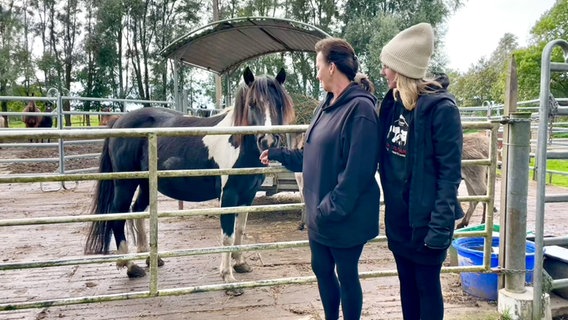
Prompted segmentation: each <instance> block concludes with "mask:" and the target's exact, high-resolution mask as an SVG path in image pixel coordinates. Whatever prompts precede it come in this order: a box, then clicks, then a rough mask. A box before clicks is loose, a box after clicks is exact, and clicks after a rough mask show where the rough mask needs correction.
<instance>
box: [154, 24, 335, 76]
mask: <svg viewBox="0 0 568 320" xmlns="http://www.w3.org/2000/svg"><path fill="white" fill-rule="evenodd" d="M326 37H329V35H328V34H327V33H325V32H324V31H322V30H321V29H318V28H316V27H314V26H312V25H309V24H305V23H302V22H297V21H293V20H288V19H278V18H268V17H245V18H235V19H230V20H220V21H216V22H213V23H210V24H208V25H206V26H204V27H201V28H199V29H196V30H194V31H191V32H189V33H188V34H186V35H184V36H182V37H180V38H178V39H176V40H175V41H174V42H173V43H172V44H170V45H169V46H167V47H166V48H164V49H163V50H162V51H161V52H160V54H161V55H162V56H164V57H166V58H168V59H173V60H176V61H180V62H181V63H182V64H185V65H190V66H194V67H199V68H203V69H205V70H208V71H211V72H214V73H217V74H220V75H221V74H225V73H227V72H231V71H233V70H234V69H235V68H237V67H238V66H239V65H240V64H241V63H243V62H245V61H247V60H251V59H254V58H257V57H260V56H262V55H265V54H269V53H276V52H298V51H299V52H314V45H315V43H316V42H317V41H318V40H320V39H323V38H326Z"/></svg>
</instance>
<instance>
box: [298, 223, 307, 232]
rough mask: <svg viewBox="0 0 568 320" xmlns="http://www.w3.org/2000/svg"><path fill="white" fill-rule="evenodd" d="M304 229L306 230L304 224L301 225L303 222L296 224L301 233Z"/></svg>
mask: <svg viewBox="0 0 568 320" xmlns="http://www.w3.org/2000/svg"><path fill="white" fill-rule="evenodd" d="M304 229H306V224H305V223H303V222H300V223H298V230H300V231H301V230H304Z"/></svg>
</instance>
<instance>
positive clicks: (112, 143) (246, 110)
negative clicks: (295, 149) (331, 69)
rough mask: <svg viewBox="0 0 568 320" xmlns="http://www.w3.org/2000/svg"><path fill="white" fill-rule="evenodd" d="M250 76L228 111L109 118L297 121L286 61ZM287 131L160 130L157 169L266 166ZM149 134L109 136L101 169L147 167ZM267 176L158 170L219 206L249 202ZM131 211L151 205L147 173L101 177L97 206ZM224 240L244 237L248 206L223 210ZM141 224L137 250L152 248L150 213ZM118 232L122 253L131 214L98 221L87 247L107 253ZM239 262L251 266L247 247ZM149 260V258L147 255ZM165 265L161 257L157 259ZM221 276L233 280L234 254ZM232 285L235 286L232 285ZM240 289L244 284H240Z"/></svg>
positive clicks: (239, 266)
mask: <svg viewBox="0 0 568 320" xmlns="http://www.w3.org/2000/svg"><path fill="white" fill-rule="evenodd" d="M243 78H244V83H245V84H243V85H241V86H240V87H239V90H238V92H237V94H236V96H235V105H234V107H233V108H229V109H228V111H226V112H223V113H221V114H218V115H215V116H212V117H209V118H199V117H190V116H183V115H182V114H181V113H178V112H176V111H172V110H168V109H162V108H142V109H139V110H136V111H132V112H129V113H128V114H125V115H124V116H122V117H120V118H118V119H116V120H114V121H112V122H111V123H109V126H110V127H112V128H162V127H234V126H272V125H284V124H289V123H291V122H293V120H294V109H293V104H292V100H291V98H290V96H289V95H288V93H287V92H286V91H285V89H284V87H283V85H282V84H283V83H284V81H285V79H286V73H285V71H284V69H281V70H280V72H279V73H278V75H277V76H276V78H271V77H255V76H254V75H253V73H252V72H251V71H250V69H249V68H246V69H245V71H244V74H243ZM280 141H281V138H280V136H279V135H273V134H265V133H262V134H256V135H252V134H247V135H205V136H186V137H160V138H159V139H158V169H159V170H191V169H217V168H221V169H223V168H250V167H262V166H263V165H262V164H261V163H260V161H259V156H260V153H261V152H262V151H263V150H265V149H267V148H269V147H274V146H278V145H279V144H280ZM147 145H148V141H147V139H145V138H107V139H106V140H105V143H104V146H103V152H102V154H101V160H100V168H99V172H124V171H145V170H148V152H147V149H148V148H147ZM263 180H264V176H263V175H261V174H255V175H233V176H205V177H179V178H160V179H159V181H158V190H159V191H160V192H161V193H162V194H164V195H166V196H169V197H171V198H174V199H178V200H182V201H206V200H211V199H220V202H221V207H235V206H249V205H251V204H252V201H253V200H254V197H255V194H256V192H257V191H258V189H259V187H260V186H261V184H262V182H263ZM137 189H138V196H137V198H136V201H135V202H134V204H133V205H132V211H133V212H140V211H144V210H146V208H147V207H148V204H149V185H148V180H147V179H122V180H99V181H98V183H97V187H96V191H95V195H94V199H93V206H92V209H91V211H92V213H94V214H104V213H111V212H114V213H118V212H128V211H129V209H130V204H131V200H132V198H133V196H134V194H135V192H136V190H137ZM220 220H221V228H222V242H223V245H225V246H230V245H239V244H241V242H242V237H243V234H244V229H245V224H246V221H247V214H223V215H221V216H220ZM135 223H136V226H137V228H138V231H137V235H138V239H136V243H137V246H138V252H147V251H148V241H147V237H146V234H145V231H144V221H143V220H142V219H137V220H135ZM112 234H114V237H115V242H116V247H117V249H118V253H120V254H126V253H128V244H127V241H126V237H125V221H124V220H114V221H100V222H93V223H92V225H91V228H90V231H89V235H88V238H87V242H86V246H85V253H86V254H98V253H108V252H109V246H110V242H111V235H112ZM232 257H233V258H234V259H235V265H234V269H235V271H237V272H250V271H251V270H252V269H251V268H250V267H249V266H248V264H247V263H246V261H245V260H244V258H243V256H242V254H241V253H238V252H233V253H232ZM146 263H147V264H148V260H147V261H146ZM159 264H160V265H162V264H163V262H160V263H159ZM117 266H118V267H119V268H121V267H126V268H127V275H128V276H129V277H141V276H144V275H145V271H144V269H143V268H141V267H139V266H137V265H136V264H135V263H134V262H132V261H118V262H117ZM220 273H221V277H222V278H223V280H224V281H225V282H226V283H229V282H233V281H235V278H234V277H233V270H232V268H231V255H230V254H229V253H223V254H222V259H221V266H220ZM228 293H231V292H228ZM234 293H236V294H239V292H234Z"/></svg>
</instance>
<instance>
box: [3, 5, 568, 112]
mask: <svg viewBox="0 0 568 320" xmlns="http://www.w3.org/2000/svg"><path fill="white" fill-rule="evenodd" d="M464 2H465V1H464V0H410V1H391V0H372V1H371V0H342V1H333V0H313V1H306V0H222V1H214V0H205V1H204V0H121V1H116V0H96V1H95V0H29V1H26V2H25V3H26V4H27V5H28V8H24V7H23V4H22V2H21V1H17V0H6V1H3V2H2V4H0V23H1V25H2V28H1V30H0V94H1V95H10V94H14V93H18V94H30V93H31V92H34V93H35V94H36V95H45V92H46V90H47V89H48V88H53V87H54V88H57V89H58V90H59V92H61V93H63V94H65V95H79V96H91V97H101V98H105V97H113V98H137V99H147V100H150V99H151V100H171V99H172V92H173V86H174V81H173V77H172V74H173V67H174V62H173V61H167V60H165V59H163V58H162V57H161V56H160V55H159V52H160V50H161V49H163V48H164V47H165V46H167V45H168V44H170V43H172V42H173V40H174V39H176V38H178V37H180V36H182V35H184V34H186V33H187V32H188V31H189V30H194V29H196V27H198V26H200V25H204V24H206V23H209V22H211V20H212V19H213V17H212V14H211V12H216V11H218V19H228V18H235V17H243V16H269V17H279V18H287V19H292V20H297V21H301V22H304V23H308V24H311V25H314V26H316V27H318V28H320V29H322V30H324V31H325V32H327V33H329V34H331V35H332V36H337V37H342V38H345V39H347V40H348V41H349V42H350V43H351V44H352V45H353V47H354V48H355V51H356V54H357V56H358V58H359V61H360V65H361V68H360V70H361V71H362V72H364V73H367V75H368V76H369V78H370V79H371V80H372V81H373V82H374V84H375V87H376V94H377V96H379V97H380V96H382V94H384V93H385V92H386V89H387V87H386V83H385V82H384V79H383V77H382V76H381V63H380V59H379V56H380V52H381V49H382V47H383V46H384V45H385V44H386V43H387V42H388V41H389V40H390V39H391V38H392V37H393V36H394V35H395V34H396V33H397V32H399V31H400V30H402V29H404V28H407V27H408V26H410V25H412V24H415V23H417V22H423V21H426V22H429V23H431V24H432V25H433V26H434V27H435V30H436V34H437V37H436V39H437V43H436V52H435V53H434V57H433V61H432V68H431V69H432V71H434V72H447V73H448V74H449V75H450V79H451V83H452V84H451V86H450V90H451V91H452V92H453V93H454V94H455V95H456V97H457V98H458V101H459V105H460V106H472V105H480V104H482V103H483V102H484V101H494V102H496V103H499V102H502V101H503V95H504V93H503V92H504V87H505V79H506V74H507V66H508V60H509V58H510V57H511V55H512V54H515V58H516V61H517V65H518V70H519V100H526V99H533V98H535V97H536V96H538V93H539V83H540V54H541V52H542V48H543V47H544V45H545V44H546V43H547V42H548V41H550V40H552V39H556V38H563V39H566V38H568V34H567V32H568V31H567V30H568V0H558V1H557V2H556V4H555V6H554V7H553V8H552V9H551V10H550V11H549V12H547V13H545V14H544V15H543V16H542V17H541V19H540V20H539V21H538V22H537V23H536V24H535V26H534V27H533V29H532V30H531V35H532V38H531V43H530V45H529V46H527V47H526V48H519V47H518V44H517V39H516V38H515V37H514V36H513V35H511V34H505V35H503V37H502V38H501V41H500V42H499V45H498V47H497V48H496V49H495V50H494V52H493V53H492V54H491V55H490V56H489V57H482V58H480V59H479V61H478V63H476V64H475V65H473V66H472V67H471V68H470V69H469V70H468V71H467V72H465V73H463V74H462V73H459V72H456V71H452V70H447V69H446V67H445V65H446V59H445V56H444V54H443V38H444V33H445V28H446V26H445V21H446V20H447V17H448V16H449V15H450V14H451V13H452V12H454V11H455V10H456V9H457V8H459V7H460V6H461V5H462V4H463V3H464ZM214 6H215V8H217V7H218V9H219V10H213V9H214ZM25 9H27V10H25ZM34 41H35V42H34ZM561 59H562V58H561V52H560V50H555V52H554V56H553V60H554V61H561ZM246 64H247V65H249V66H251V68H253V70H254V71H255V73H266V74H271V75H274V74H276V72H277V71H278V69H279V68H280V67H283V66H285V68H286V71H287V73H288V77H287V82H286V88H287V89H288V91H289V92H291V93H294V94H297V95H301V96H305V97H310V98H312V99H318V100H319V99H320V98H321V96H322V92H321V90H322V89H321V86H320V84H319V81H318V80H317V78H316V70H315V55H314V54H313V53H301V52H294V53H276V54H271V55H267V56H263V57H260V58H258V59H254V60H251V61H247V62H246ZM242 68H244V66H239V67H238V68H237V69H235V70H234V71H233V72H232V73H230V74H229V75H228V81H224V82H223V83H222V85H223V86H224V87H225V92H231V93H232V92H234V90H235V89H236V87H237V85H238V83H239V82H240V81H241V77H242V76H241V70H242ZM567 76H568V75H566V74H555V75H554V77H553V80H552V83H551V86H552V93H553V94H554V95H555V96H557V97H566V96H568V81H567V80H568V79H566V77H567ZM212 79H213V77H208V78H203V77H199V76H198V73H197V72H195V68H182V71H181V72H179V80H180V81H179V85H180V87H181V88H182V91H183V92H184V95H185V96H186V97H189V98H190V106H193V105H191V103H195V104H196V105H199V106H200V105H202V104H203V103H204V102H203V100H204V99H209V100H211V101H214V100H215V99H216V98H215V93H216V92H215V85H214V82H213V81H212ZM75 88H79V89H78V90H77V89H75ZM196 96H199V97H201V100H197V99H195V97H196ZM69 107H70V106H69V105H67V106H66V107H65V109H68V108H69ZM100 107H101V106H100V105H97V104H96V103H92V102H85V103H84V104H83V106H82V108H83V109H85V110H91V109H95V110H96V109H99V108H100ZM2 110H7V104H6V103H3V104H2Z"/></svg>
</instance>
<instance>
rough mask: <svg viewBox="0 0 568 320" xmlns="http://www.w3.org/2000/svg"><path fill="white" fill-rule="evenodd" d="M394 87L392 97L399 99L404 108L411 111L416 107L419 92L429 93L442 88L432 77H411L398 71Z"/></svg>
mask: <svg viewBox="0 0 568 320" xmlns="http://www.w3.org/2000/svg"><path fill="white" fill-rule="evenodd" d="M394 81H395V82H396V88H394V90H393V95H394V99H395V100H398V96H399V95H400V100H401V101H402V104H403V105H404V108H405V109H406V110H409V111H412V110H414V108H416V103H417V102H418V97H419V96H420V95H421V94H431V93H435V92H437V91H438V89H441V88H442V85H441V84H440V83H439V82H438V81H436V80H434V79H412V78H409V77H406V76H404V75H402V74H400V73H396V75H395V77H394Z"/></svg>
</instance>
